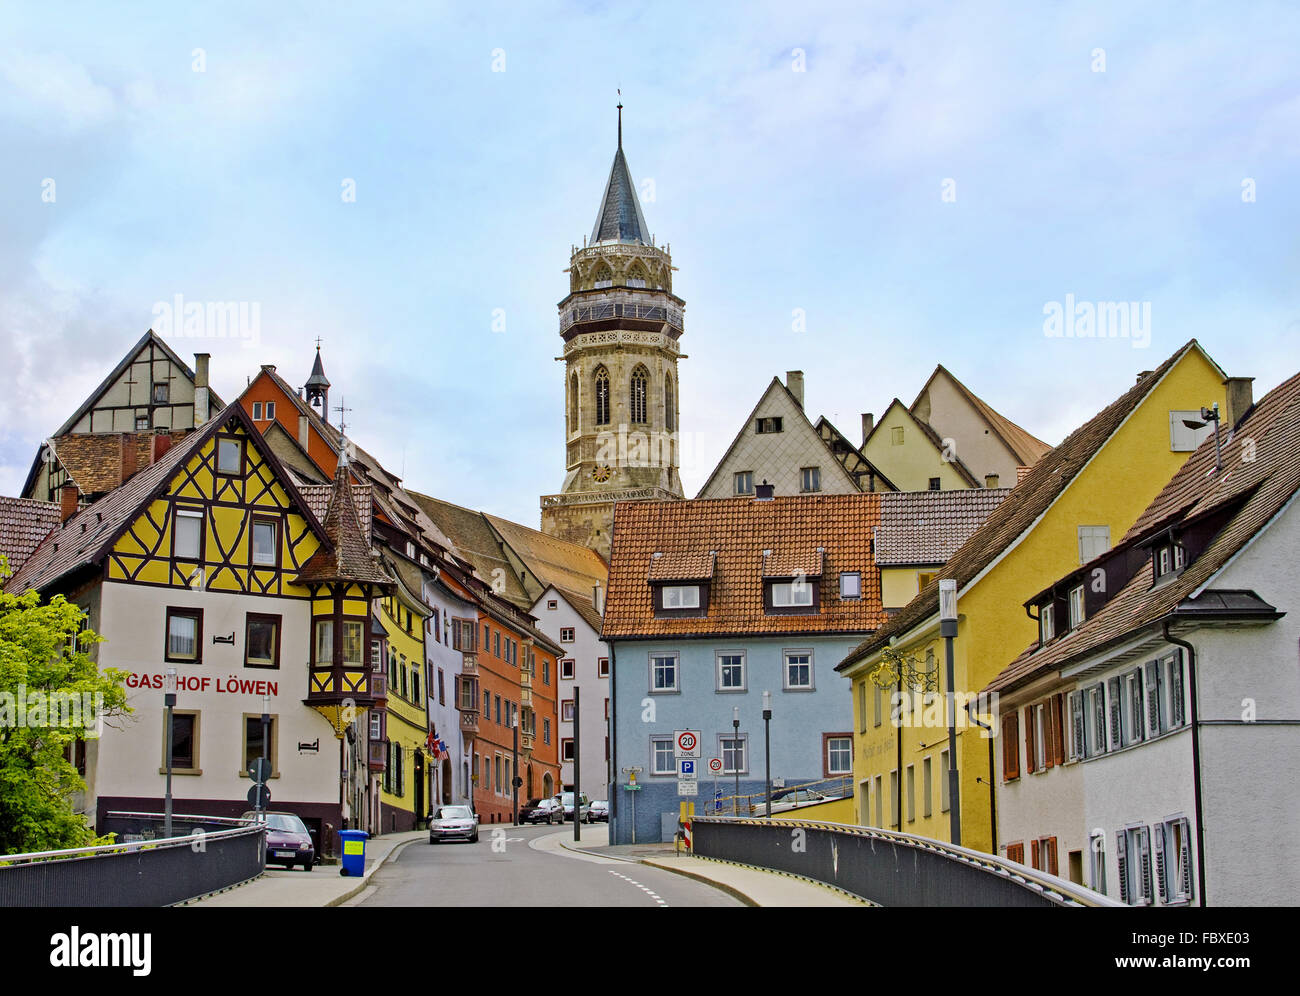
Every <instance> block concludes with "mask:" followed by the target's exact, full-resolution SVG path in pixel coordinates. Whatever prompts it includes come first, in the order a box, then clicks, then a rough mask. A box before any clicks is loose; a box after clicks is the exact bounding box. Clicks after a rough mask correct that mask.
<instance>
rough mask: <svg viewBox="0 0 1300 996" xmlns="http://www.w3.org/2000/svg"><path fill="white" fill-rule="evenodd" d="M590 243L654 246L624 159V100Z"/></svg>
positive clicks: (620, 103)
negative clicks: (628, 243) (607, 178)
mask: <svg viewBox="0 0 1300 996" xmlns="http://www.w3.org/2000/svg"><path fill="white" fill-rule="evenodd" d="M590 241H591V242H592V243H595V242H632V243H638V244H640V245H643V246H648V245H650V244H651V241H650V227H649V226H648V225H647V224H646V223H645V215H643V214H642V213H641V202H640V201H639V200H638V199H637V196H636V187H635V186H634V185H633V183H632V173H631V170H629V169H628V165H627V158H626V157H625V156H624V155H623V102H622V100H620V101H619V102H618V149H617V150H616V151H615V153H614V165H613V166H611V167H610V169H609V182H608V183H606V184H605V195H604V196H603V197H602V198H601V200H600V210H599V211H598V212H597V213H596V225H595V227H594V228H592V230H591V240H590Z"/></svg>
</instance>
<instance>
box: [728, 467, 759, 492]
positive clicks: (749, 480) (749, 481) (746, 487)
mask: <svg viewBox="0 0 1300 996" xmlns="http://www.w3.org/2000/svg"><path fill="white" fill-rule="evenodd" d="M732 486H733V487H734V489H735V493H736V494H738V495H752V494H753V493H754V472H753V471H752V470H738V471H736V473H735V474H734V475H733V476H732Z"/></svg>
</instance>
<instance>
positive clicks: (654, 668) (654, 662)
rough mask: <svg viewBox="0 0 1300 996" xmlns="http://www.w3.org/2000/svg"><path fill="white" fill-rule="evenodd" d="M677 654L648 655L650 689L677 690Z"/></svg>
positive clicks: (657, 690)
mask: <svg viewBox="0 0 1300 996" xmlns="http://www.w3.org/2000/svg"><path fill="white" fill-rule="evenodd" d="M677 690H678V688H677V655H676V654H651V655H650V691H652V692H675V691H677Z"/></svg>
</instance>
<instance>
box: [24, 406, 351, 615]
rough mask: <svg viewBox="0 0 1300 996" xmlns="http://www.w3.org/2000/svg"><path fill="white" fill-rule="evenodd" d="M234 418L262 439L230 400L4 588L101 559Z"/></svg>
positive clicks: (44, 582)
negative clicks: (197, 453) (200, 426)
mask: <svg viewBox="0 0 1300 996" xmlns="http://www.w3.org/2000/svg"><path fill="white" fill-rule="evenodd" d="M232 421H235V422H238V423H239V424H240V425H241V426H242V427H243V429H244V431H245V432H246V433H247V434H248V436H249V438H250V439H252V440H255V441H260V439H261V436H260V435H259V434H258V431H257V428H256V427H255V426H254V425H253V422H252V420H251V419H250V418H249V417H248V415H247V413H245V411H244V410H243V408H242V407H240V405H239V402H237V401H235V402H232V403H231V404H229V405H227V406H226V407H225V408H224V409H222V411H221V413H220V414H218V415H217V416H216V417H215V418H213V419H210V420H209V421H208V422H207V424H206V425H204V426H203V428H201V429H198V430H196V431H195V432H192V433H190V434H189V435H187V436H186V437H185V438H184V439H183V440H181V441H180V442H179V443H177V444H176V445H175V446H173V447H172V448H171V449H169V450H168V451H167V452H166V453H164V454H163V455H162V456H161V457H160V458H159V459H158V461H157V462H156V463H153V464H150V465H149V466H148V467H146V468H144V469H143V470H141V471H140V472H139V473H138V474H136V475H135V476H134V477H132V478H131V479H130V480H129V481H127V482H126V483H125V484H123V485H122V486H121V487H119V488H117V489H115V490H113V491H110V492H109V493H108V494H106V495H105V496H104V497H103V498H101V499H99V501H97V502H94V503H93V504H91V505H87V506H86V507H85V508H83V509H82V510H81V511H79V512H78V513H77V514H76V515H73V516H71V517H70V518H69V519H68V520H67V521H66V522H64V523H63V525H62V526H61V527H59V528H58V529H55V530H54V531H53V532H52V533H50V535H49V536H48V537H46V539H45V541H44V542H43V543H41V545H40V546H39V547H38V548H37V549H36V551H35V552H34V553H33V554H32V555H31V557H29V558H28V560H27V562H26V563H25V564H24V565H23V567H22V569H21V570H20V571H19V572H18V573H17V574H15V575H14V576H13V577H12V578H11V579H10V580H9V583H8V584H6V585H5V589H6V590H7V591H12V592H21V591H24V590H26V589H28V588H37V589H45V588H48V587H49V586H50V585H52V584H54V583H55V582H56V581H58V580H59V579H60V578H64V577H66V576H68V575H69V574H72V573H73V572H75V571H78V570H80V569H82V568H85V567H90V566H93V565H97V564H99V563H100V561H102V560H103V558H104V557H105V556H107V555H108V552H109V551H110V550H111V549H112V547H113V544H114V543H116V542H117V540H118V537H120V536H121V535H122V533H124V532H125V531H126V530H127V529H128V528H129V527H130V525H131V523H132V522H134V521H135V519H136V518H137V517H138V516H139V515H140V514H141V513H142V512H143V510H144V509H145V507H146V506H147V505H148V504H149V503H150V502H152V501H153V500H154V499H155V498H157V497H158V496H160V495H161V494H162V493H163V492H164V491H166V489H167V485H168V484H169V483H170V481H171V479H172V477H174V476H175V474H176V472H177V471H178V470H179V469H180V468H181V467H182V466H183V465H184V463H185V461H186V460H188V459H189V458H190V457H191V456H192V455H193V454H194V453H195V452H197V451H198V450H199V449H200V448H201V447H202V446H203V445H204V444H205V443H206V442H207V441H208V440H209V439H211V438H212V437H213V436H214V435H215V434H216V433H217V432H218V431H219V430H221V429H223V428H224V427H225V426H227V425H229V424H230V423H231V422H232ZM255 445H256V443H255ZM261 449H262V454H263V456H265V457H266V460H267V463H269V464H270V465H271V469H272V470H273V471H274V472H275V474H276V476H277V477H278V478H279V480H280V482H281V484H283V486H284V489H285V491H286V492H287V493H288V495H289V498H290V501H292V502H293V504H294V505H295V506H296V507H297V509H298V511H299V512H300V513H301V514H302V517H303V518H304V519H305V520H306V521H307V524H308V526H309V527H310V528H311V529H312V530H313V531H314V532H315V533H316V535H317V536H318V537H319V538H321V539H324V538H325V533H324V530H323V529H322V528H321V523H320V521H319V520H318V519H317V518H316V516H315V515H313V514H312V511H311V509H310V508H308V507H307V502H306V501H305V500H304V499H303V497H302V495H300V494H299V493H298V491H297V489H296V488H295V487H294V484H293V481H292V479H291V477H290V476H289V473H288V471H287V470H286V469H285V468H284V466H283V465H282V464H281V463H280V461H279V458H278V457H276V455H275V454H274V453H272V452H271V450H270V448H269V447H261Z"/></svg>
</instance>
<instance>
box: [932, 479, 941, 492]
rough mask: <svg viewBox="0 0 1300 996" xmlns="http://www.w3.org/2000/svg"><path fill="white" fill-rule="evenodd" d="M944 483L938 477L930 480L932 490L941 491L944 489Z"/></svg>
mask: <svg viewBox="0 0 1300 996" xmlns="http://www.w3.org/2000/svg"><path fill="white" fill-rule="evenodd" d="M942 483H943V482H942V481H941V480H940V479H939V478H937V477H932V478H930V490H931V491H939V490H941V489H942Z"/></svg>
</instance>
